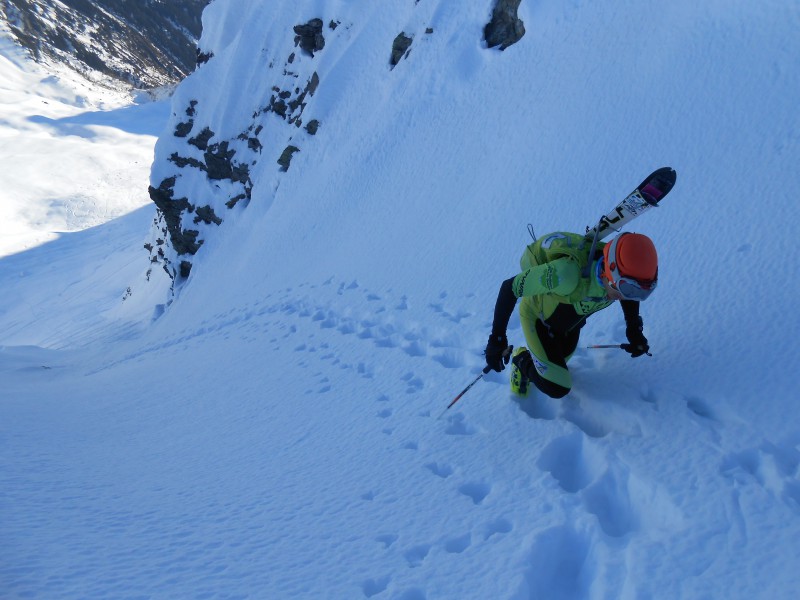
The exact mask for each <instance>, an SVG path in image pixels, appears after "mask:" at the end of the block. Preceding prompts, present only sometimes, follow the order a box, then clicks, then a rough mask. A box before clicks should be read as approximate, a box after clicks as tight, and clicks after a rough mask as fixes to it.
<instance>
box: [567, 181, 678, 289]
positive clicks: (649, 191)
mask: <svg viewBox="0 0 800 600" xmlns="http://www.w3.org/2000/svg"><path fill="white" fill-rule="evenodd" d="M677 176H678V174H677V173H676V172H675V169H673V168H672V167H661V168H660V169H656V170H655V171H653V172H652V173H650V175H648V176H647V177H646V178H645V180H644V181H642V183H640V184H639V185H637V186H636V189H634V190H633V191H632V192H631V193H630V194H628V195H627V196H625V198H623V199H622V200H621V201H620V202H619V204H617V205H616V206H615V207H614V209H613V210H612V211H611V212H609V213H608V214H606V215H603V216H602V217H600V221H599V222H598V223H597V225H595V226H594V227H593V228H591V229H590V228H589V227H587V228H586V236H585V237H586V239H587V240H592V248H591V250H590V251H589V256H594V251H595V248H596V247H597V242H599V241H600V240H602V239H603V238H605V237H608V235H610V234H611V233H612V232H617V231H619V230H620V229H622V228H623V227H624V226H625V225H627V224H628V223H630V222H631V221H633V220H634V219H635V218H636V217H638V216H639V215H641V214H642V213H644V212H646V211H648V210H650V209H651V208H653V207H657V206H659V202H661V201H662V200H663V199H664V198H665V197H666V195H667V194H669V192H670V190H671V189H672V186H674V185H675V180H676V178H677ZM588 271H589V265H587V266H586V267H585V268H584V271H583V273H582V275H583V276H584V277H587V276H588V275H589V272H588Z"/></svg>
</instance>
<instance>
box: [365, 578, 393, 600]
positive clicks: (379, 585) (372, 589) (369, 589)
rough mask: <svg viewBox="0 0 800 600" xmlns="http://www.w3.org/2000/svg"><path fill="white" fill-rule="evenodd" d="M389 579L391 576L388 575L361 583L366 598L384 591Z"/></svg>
mask: <svg viewBox="0 0 800 600" xmlns="http://www.w3.org/2000/svg"><path fill="white" fill-rule="evenodd" d="M391 580H392V578H391V577H389V576H388V575H386V576H384V577H379V578H378V579H367V580H365V581H364V582H363V583H362V584H361V589H362V591H363V592H364V596H366V597H367V598H372V597H373V596H377V595H378V594H380V593H381V592H384V591H386V588H387V587H389V582H390V581H391Z"/></svg>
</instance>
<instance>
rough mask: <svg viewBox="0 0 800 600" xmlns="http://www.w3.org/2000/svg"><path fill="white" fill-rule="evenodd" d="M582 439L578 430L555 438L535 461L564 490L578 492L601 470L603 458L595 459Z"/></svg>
mask: <svg viewBox="0 0 800 600" xmlns="http://www.w3.org/2000/svg"><path fill="white" fill-rule="evenodd" d="M584 439H585V438H584V436H583V434H582V433H580V432H575V433H572V434H569V435H565V436H563V437H560V438H557V439H555V440H553V441H552V442H550V443H549V444H548V445H547V447H546V448H545V449H544V450H543V451H542V453H541V454H540V455H539V460H538V461H537V463H536V465H537V466H538V467H539V468H540V469H541V470H543V471H547V472H549V473H550V474H551V475H552V476H553V478H554V479H555V480H556V481H557V482H558V485H559V486H560V487H561V488H562V489H563V490H564V491H565V492H569V493H573V494H574V493H576V492H579V491H580V490H582V489H584V488H585V487H586V486H587V485H589V484H590V483H591V482H592V481H594V480H595V479H596V478H597V477H598V475H599V474H600V472H601V470H602V466H603V465H602V463H603V462H604V459H603V458H598V459H596V460H595V456H594V455H593V454H592V453H591V452H587V451H586V449H585V448H584Z"/></svg>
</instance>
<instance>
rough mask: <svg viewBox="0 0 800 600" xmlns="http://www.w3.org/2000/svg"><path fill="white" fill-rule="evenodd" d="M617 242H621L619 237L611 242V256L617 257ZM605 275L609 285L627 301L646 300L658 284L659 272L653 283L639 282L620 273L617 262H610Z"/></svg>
mask: <svg viewBox="0 0 800 600" xmlns="http://www.w3.org/2000/svg"><path fill="white" fill-rule="evenodd" d="M617 240H619V237H616V238H614V241H612V242H611V247H610V248H609V250H608V255H609V256H616V252H617ZM603 274H604V275H605V276H606V279H608V284H609V285H610V286H611V287H612V288H614V289H615V290H617V291H618V292H619V293H620V295H621V296H622V297H623V298H624V299H625V300H638V301H641V300H645V299H647V297H648V296H650V294H652V293H653V290H654V289H656V285H657V284H658V272H656V279H654V280H653V281H639V280H638V279H634V278H633V277H627V276H625V275H623V274H622V273H620V272H619V267H617V263H616V261H610V262H609V264H606V265H605V267H604V269H603Z"/></svg>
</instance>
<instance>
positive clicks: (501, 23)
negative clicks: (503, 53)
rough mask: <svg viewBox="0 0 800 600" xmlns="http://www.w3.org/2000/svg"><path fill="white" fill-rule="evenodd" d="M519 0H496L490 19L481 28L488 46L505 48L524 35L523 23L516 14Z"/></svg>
mask: <svg viewBox="0 0 800 600" xmlns="http://www.w3.org/2000/svg"><path fill="white" fill-rule="evenodd" d="M521 1H522V0H497V4H495V7H494V11H492V20H491V21H489V23H488V24H487V25H486V27H484V29H483V37H484V38H485V39H486V44H487V45H488V46H489V48H494V47H496V46H500V50H505V49H506V48H508V47H509V46H511V45H512V44H516V43H517V42H518V41H520V40H521V39H522V36H523V35H525V24H524V23H523V22H522V21H521V20H520V18H519V17H518V16H517V9H518V8H519V5H520V2H521Z"/></svg>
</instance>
